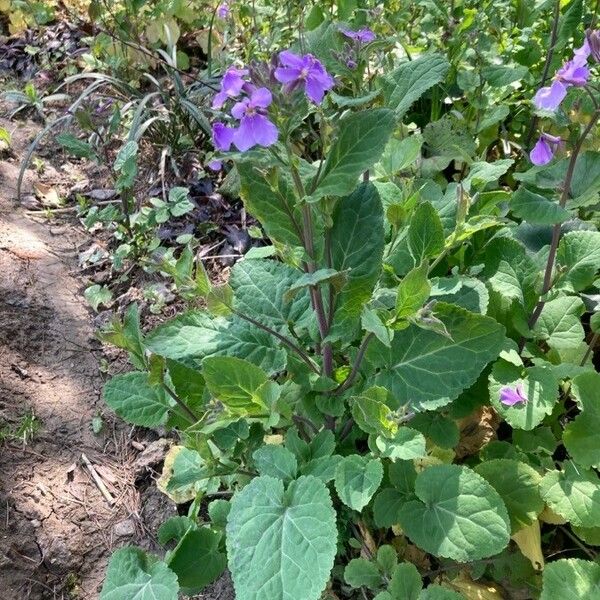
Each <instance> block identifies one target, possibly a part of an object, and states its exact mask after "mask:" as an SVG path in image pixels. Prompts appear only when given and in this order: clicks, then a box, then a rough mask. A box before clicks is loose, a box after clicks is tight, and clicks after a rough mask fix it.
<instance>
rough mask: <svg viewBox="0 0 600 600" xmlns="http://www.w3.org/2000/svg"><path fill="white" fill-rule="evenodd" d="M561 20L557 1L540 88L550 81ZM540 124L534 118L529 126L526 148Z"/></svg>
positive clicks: (558, 0)
mask: <svg viewBox="0 0 600 600" xmlns="http://www.w3.org/2000/svg"><path fill="white" fill-rule="evenodd" d="M559 20H560V0H556V3H555V4H554V16H553V21H552V33H551V34H550V47H549V48H548V54H546V62H545V63H544V70H543V71H542V80H541V82H540V87H544V85H546V80H547V79H548V71H550V63H551V62H552V58H553V56H554V46H556V38H557V37H558V22H559ZM537 124H538V118H537V116H534V117H533V119H531V125H530V126H529V131H528V132H527V137H526V138H525V144H524V147H525V148H529V144H531V138H532V137H533V132H534V131H535V130H536V127H537Z"/></svg>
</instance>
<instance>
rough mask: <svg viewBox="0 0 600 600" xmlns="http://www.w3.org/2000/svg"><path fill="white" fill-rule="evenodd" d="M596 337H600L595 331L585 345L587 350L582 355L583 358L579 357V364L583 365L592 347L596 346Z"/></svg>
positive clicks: (592, 349)
mask: <svg viewBox="0 0 600 600" xmlns="http://www.w3.org/2000/svg"><path fill="white" fill-rule="evenodd" d="M598 338H600V333H599V332H596V333H595V334H594V335H593V336H592V339H591V340H590V343H589V345H588V347H587V350H586V351H585V354H584V355H583V358H582V359H581V366H582V367H584V366H585V363H586V362H587V361H588V358H589V357H590V354H591V353H592V352H593V351H594V348H595V346H596V344H597V343H598Z"/></svg>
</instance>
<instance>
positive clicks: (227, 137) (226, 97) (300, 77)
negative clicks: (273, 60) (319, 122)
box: [211, 50, 335, 167]
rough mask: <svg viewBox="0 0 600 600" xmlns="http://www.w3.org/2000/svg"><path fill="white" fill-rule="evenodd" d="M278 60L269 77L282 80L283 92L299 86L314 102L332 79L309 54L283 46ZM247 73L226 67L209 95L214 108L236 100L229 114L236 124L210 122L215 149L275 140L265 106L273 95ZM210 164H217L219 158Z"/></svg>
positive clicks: (247, 146)
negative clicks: (255, 83) (216, 91)
mask: <svg viewBox="0 0 600 600" xmlns="http://www.w3.org/2000/svg"><path fill="white" fill-rule="evenodd" d="M278 64H279V66H278V67H277V68H275V70H274V72H273V77H274V78H275V80H277V81H279V82H280V83H282V84H283V92H284V93H291V92H293V91H294V90H296V89H298V88H302V89H303V90H304V92H305V94H306V96H307V97H308V98H309V100H311V102H313V103H314V104H320V103H321V102H322V101H323V97H324V95H325V93H326V92H327V91H328V90H330V89H331V88H332V87H333V85H334V83H335V82H334V80H333V77H331V75H329V73H327V71H326V70H325V68H324V67H323V65H322V64H321V62H320V61H318V60H317V59H316V58H315V57H314V56H312V54H305V55H304V56H299V55H297V54H294V53H293V52H290V51H288V50H285V51H283V52H281V53H280V54H279V62H278ZM248 74H249V71H248V69H237V68H235V67H230V68H229V69H227V71H226V72H225V74H224V75H223V78H222V80H221V89H220V90H219V92H218V93H217V94H216V95H215V97H214V98H213V102H212V107H213V108H214V109H216V110H221V109H222V108H223V107H224V106H225V105H226V103H227V102H228V101H233V100H235V101H236V102H235V104H234V105H233V107H232V109H231V111H230V116H231V117H232V119H234V120H235V121H237V126H236V125H228V124H227V123H224V122H223V121H217V122H216V123H214V124H213V128H212V134H213V142H214V145H215V148H217V150H222V151H225V152H227V151H228V150H230V148H231V146H232V145H233V146H235V147H236V148H237V149H238V150H239V151H240V152H245V151H246V150H249V149H250V148H253V147H254V146H264V147H268V146H272V145H273V144H274V143H275V142H276V141H277V137H278V135H279V132H278V130H277V127H276V126H275V124H274V123H272V122H271V121H270V120H269V117H268V110H267V109H268V108H269V106H270V105H271V103H272V102H273V95H272V93H271V91H270V90H269V89H267V88H266V87H256V86H255V85H253V84H252V83H251V82H250V81H249V80H248V79H247V76H248ZM211 164H213V166H215V167H218V165H219V161H213V163H211Z"/></svg>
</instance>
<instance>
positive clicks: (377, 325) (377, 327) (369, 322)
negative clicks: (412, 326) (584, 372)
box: [360, 306, 600, 348]
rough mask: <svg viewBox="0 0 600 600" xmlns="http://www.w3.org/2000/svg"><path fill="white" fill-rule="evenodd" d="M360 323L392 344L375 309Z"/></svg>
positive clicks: (369, 311)
mask: <svg viewBox="0 0 600 600" xmlns="http://www.w3.org/2000/svg"><path fill="white" fill-rule="evenodd" d="M599 314H600V313H599ZM360 324H361V325H362V328H363V329H364V330H365V331H368V332H369V333H372V334H373V335H374V336H375V337H376V338H377V339H378V340H379V341H380V342H381V343H382V344H383V345H384V346H386V347H387V348H389V347H390V346H391V344H392V332H391V331H390V330H389V329H388V328H387V327H386V326H385V324H384V323H383V321H382V320H381V319H380V317H379V315H378V314H377V313H376V312H375V311H374V310H371V309H370V308H368V307H366V306H365V307H364V308H363V311H362V315H361V318H360Z"/></svg>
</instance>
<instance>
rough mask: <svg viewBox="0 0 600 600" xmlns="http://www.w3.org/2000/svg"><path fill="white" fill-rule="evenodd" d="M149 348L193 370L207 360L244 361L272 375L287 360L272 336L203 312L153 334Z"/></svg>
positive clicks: (237, 320) (180, 318)
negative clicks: (230, 359) (210, 357)
mask: <svg viewBox="0 0 600 600" xmlns="http://www.w3.org/2000/svg"><path fill="white" fill-rule="evenodd" d="M145 344H146V346H147V348H148V349H149V350H151V351H152V352H154V353H155V354H159V355H160V356H164V357H166V358H171V359H173V360H177V361H182V362H184V363H186V364H190V366H192V365H193V366H200V364H201V361H202V359H203V358H205V357H207V356H223V355H226V356H233V357H237V358H244V359H246V360H249V361H251V362H252V363H254V364H255V365H257V366H259V367H261V368H262V369H264V370H265V371H267V372H268V373H269V374H273V373H276V372H280V371H282V370H283V369H284V368H285V365H286V360H287V356H286V353H285V350H283V348H282V347H281V344H280V342H279V341H278V340H277V339H276V338H274V337H273V336H272V335H271V334H269V333H267V332H265V331H261V330H260V329H259V328H258V327H256V325H253V324H252V323H248V322H247V321H244V320H242V319H241V318H239V317H235V316H234V317H231V318H229V319H225V318H223V317H213V316H212V315H210V314H208V313H207V312H204V311H189V312H186V313H183V314H181V315H179V316H177V317H175V318H174V319H171V320H170V321H167V322H166V323H164V324H163V325H160V326H159V327H157V328H156V329H155V330H154V331H152V332H151V333H150V334H149V335H148V337H147V339H146V342H145Z"/></svg>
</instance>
